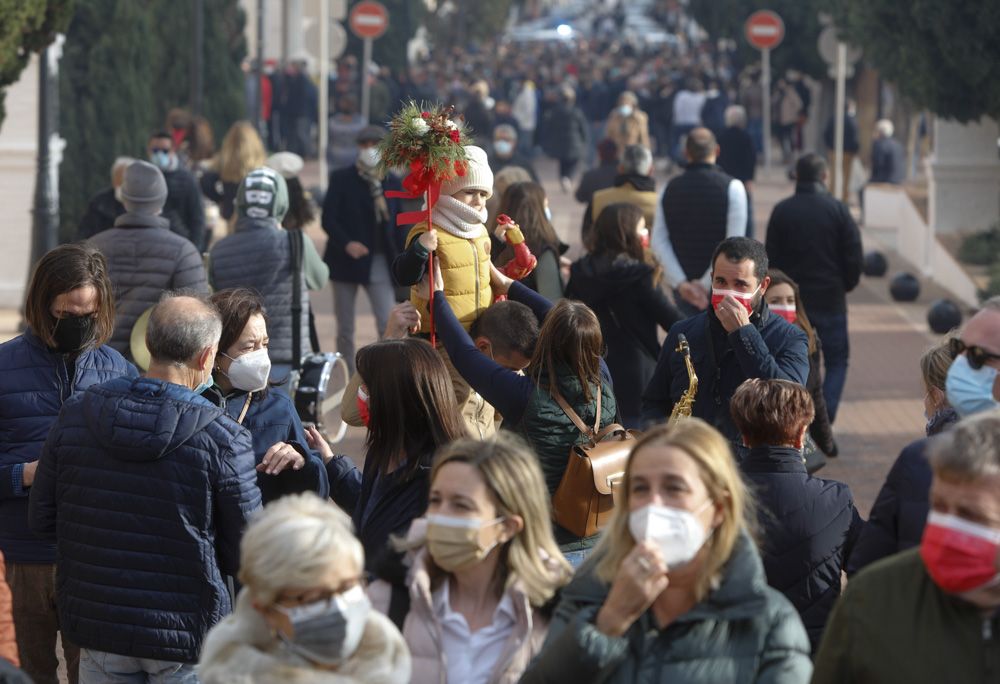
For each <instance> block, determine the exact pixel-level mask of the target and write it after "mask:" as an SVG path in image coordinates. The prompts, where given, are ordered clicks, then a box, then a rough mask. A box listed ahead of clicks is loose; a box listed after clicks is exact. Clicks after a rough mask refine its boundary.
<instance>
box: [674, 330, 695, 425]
mask: <svg viewBox="0 0 1000 684" xmlns="http://www.w3.org/2000/svg"><path fill="white" fill-rule="evenodd" d="M674 351H678V352H680V353H681V354H683V355H684V366H685V367H686V368H687V374H688V388H687V390H685V392H684V394H682V395H681V398H680V399H678V400H677V403H676V404H674V409H673V411H671V412H670V421H669V424H670V425H673V424H674V423H676V422H677V421H678V420H680V419H681V418H690V417H691V409H692V408H694V399H695V397H696V396H697V395H698V376H697V374H695V372H694V364H693V363H691V346H690V345H689V344H688V341H687V337H685V336H684V335H678V336H677V349H675V350H674Z"/></svg>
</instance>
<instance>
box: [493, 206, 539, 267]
mask: <svg viewBox="0 0 1000 684" xmlns="http://www.w3.org/2000/svg"><path fill="white" fill-rule="evenodd" d="M496 236H497V237H499V238H501V239H503V241H504V242H506V243H507V244H508V245H510V246H511V249H513V250H514V258H513V259H511V260H510V261H508V262H507V263H506V264H504V265H503V266H501V267H500V272H501V273H503V274H504V275H505V276H507V277H508V278H513V279H514V280H521V279H523V278H525V277H527V276H528V274H529V273H531V272H532V271H534V270H535V266H537V265H538V259H536V258H535V257H534V255H533V254H532V253H531V250H530V249H528V245H526V244H525V243H524V234H523V233H522V232H521V229H520V228H518V227H517V224H516V223H514V221H513V220H512V219H511V218H510V217H509V216H507V215H506V214H500V216H498V217H497V229H496Z"/></svg>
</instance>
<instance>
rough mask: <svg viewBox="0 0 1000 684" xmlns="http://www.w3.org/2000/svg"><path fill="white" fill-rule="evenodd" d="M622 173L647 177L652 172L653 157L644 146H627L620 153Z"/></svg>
mask: <svg viewBox="0 0 1000 684" xmlns="http://www.w3.org/2000/svg"><path fill="white" fill-rule="evenodd" d="M621 170H622V173H635V174H639V175H640V176H648V175H649V174H650V172H651V171H652V170H653V155H652V153H650V151H649V150H648V149H647V148H646V147H645V146H644V145H629V146H628V147H626V148H625V150H624V151H623V152H622V161H621Z"/></svg>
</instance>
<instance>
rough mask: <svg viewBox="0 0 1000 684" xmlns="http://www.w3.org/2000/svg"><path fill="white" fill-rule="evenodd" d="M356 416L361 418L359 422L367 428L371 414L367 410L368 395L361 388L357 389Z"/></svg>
mask: <svg viewBox="0 0 1000 684" xmlns="http://www.w3.org/2000/svg"><path fill="white" fill-rule="evenodd" d="M357 400H358V414H359V415H360V416H361V422H362V423H364V424H365V427H368V423H370V422H371V419H372V416H371V412H369V410H368V393H367V392H365V390H364V389H363V388H361V387H359V388H358V396H357Z"/></svg>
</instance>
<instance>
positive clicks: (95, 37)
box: [0, 0, 246, 240]
mask: <svg viewBox="0 0 1000 684" xmlns="http://www.w3.org/2000/svg"><path fill="white" fill-rule="evenodd" d="M0 1H2V0H0ZM204 7H205V40H204V56H203V62H202V63H203V65H204V66H203V68H204V75H203V78H202V83H203V84H204V112H203V113H204V115H205V117H206V118H207V119H208V120H209V121H210V122H211V124H212V127H213V130H214V131H215V133H216V136H217V137H221V136H222V135H224V134H225V132H226V130H227V129H228V128H229V126H230V125H232V124H233V122H235V121H236V120H238V119H241V118H243V117H245V116H246V113H245V111H244V101H243V74H242V71H241V70H240V63H241V62H242V60H243V58H244V56H245V55H246V42H245V40H244V38H243V24H244V21H245V17H244V15H243V13H242V11H241V10H240V9H239V3H238V0H209V1H207V2H205V3H204ZM193 8H194V3H192V2H190V1H183V2H182V1H180V0H143V1H142V2H137V1H136V0H86V2H81V3H77V7H76V11H75V12H74V14H73V18H72V21H71V22H70V25H69V29H68V31H67V36H66V44H65V46H64V52H63V61H62V65H61V78H60V80H59V87H60V105H61V106H60V116H59V120H60V121H59V123H60V134H61V135H62V136H63V138H65V139H66V149H65V151H64V153H63V161H62V165H61V167H60V172H59V184H60V238H61V239H62V240H71V239H73V237H74V235H75V233H76V226H77V223H78V221H79V219H80V217H81V216H82V215H83V212H84V210H85V209H86V206H87V202H88V201H89V199H90V197H92V196H93V195H94V194H95V193H96V192H98V191H99V190H100V189H101V188H104V187H107V185H108V183H109V179H108V173H109V170H110V167H111V163H112V162H113V161H114V159H115V157H117V156H119V155H131V156H135V157H143V156H144V155H145V148H146V141H147V139H148V136H149V134H150V133H151V132H152V131H153V130H156V129H159V128H162V126H163V122H164V119H165V116H166V113H167V111H168V110H169V109H170V108H172V107H188V106H189V105H190V102H189V100H190V96H191V92H190V90H191V87H190V74H191V65H192V59H193V54H192V52H191V47H192V45H193V41H192V40H191V38H190V37H191V35H192V33H193V29H194V16H193Z"/></svg>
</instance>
